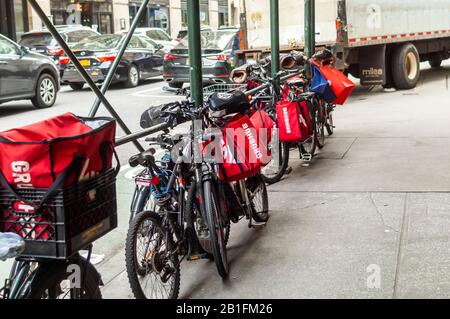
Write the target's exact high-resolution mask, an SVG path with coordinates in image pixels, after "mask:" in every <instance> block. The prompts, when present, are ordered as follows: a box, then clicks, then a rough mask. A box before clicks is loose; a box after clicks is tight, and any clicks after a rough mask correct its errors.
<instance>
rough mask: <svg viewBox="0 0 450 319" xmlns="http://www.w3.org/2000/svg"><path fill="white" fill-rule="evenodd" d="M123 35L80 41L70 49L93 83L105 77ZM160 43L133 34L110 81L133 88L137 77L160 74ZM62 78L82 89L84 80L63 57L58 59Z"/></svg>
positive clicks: (137, 81)
mask: <svg viewBox="0 0 450 319" xmlns="http://www.w3.org/2000/svg"><path fill="white" fill-rule="evenodd" d="M124 39H125V36H124V35H118V34H109V35H98V36H93V37H89V38H86V39H84V40H81V41H80V42H79V43H78V44H76V45H75V46H74V47H73V48H72V50H73V52H74V54H75V55H76V56H77V57H78V59H79V61H80V63H81V65H82V66H83V67H85V69H86V70H87V71H88V73H89V74H90V76H91V77H92V79H93V80H94V81H95V82H96V83H101V82H103V81H104V80H105V78H106V75H107V74H108V71H109V69H110V67H111V64H112V62H113V61H114V60H115V59H116V56H117V53H118V50H119V47H120V45H121V44H122V43H123V41H124ZM161 49H162V46H160V45H158V44H156V43H155V42H153V41H152V40H151V39H149V38H148V37H146V36H143V35H134V36H133V37H132V38H131V41H130V43H129V45H128V47H127V49H126V51H125V54H124V56H123V57H122V59H121V61H120V64H119V67H118V69H117V71H116V74H115V76H114V79H113V82H123V83H124V85H125V86H126V87H136V86H138V85H139V81H140V80H145V79H148V78H151V77H155V76H159V75H161V74H162V65H163V57H164V53H163V52H162V51H161ZM59 61H60V66H61V69H62V74H63V75H62V81H63V83H68V84H69V85H70V87H71V88H72V89H73V90H81V89H83V86H84V84H85V83H84V80H83V79H82V77H81V75H80V74H79V73H78V71H77V69H76V68H75V66H74V65H73V64H72V62H71V61H70V59H69V58H68V57H66V56H63V57H61V58H60V60H59Z"/></svg>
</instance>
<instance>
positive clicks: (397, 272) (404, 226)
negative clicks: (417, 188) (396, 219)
mask: <svg viewBox="0 0 450 319" xmlns="http://www.w3.org/2000/svg"><path fill="white" fill-rule="evenodd" d="M408 201H409V193H405V203H404V205H403V216H402V226H401V230H400V237H399V239H398V251H397V264H396V266H395V277H394V287H393V295H392V298H393V299H397V288H398V282H399V279H400V267H401V262H402V247H403V241H404V236H405V235H406V233H407V232H408V222H407V217H408V216H407V214H408Z"/></svg>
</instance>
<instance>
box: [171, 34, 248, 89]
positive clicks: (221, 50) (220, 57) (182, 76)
mask: <svg viewBox="0 0 450 319" xmlns="http://www.w3.org/2000/svg"><path fill="white" fill-rule="evenodd" d="M238 32H239V29H224V30H220V29H219V30H214V31H213V30H203V31H201V42H202V64H203V82H204V83H205V84H214V83H230V82H231V81H230V79H229V77H230V73H231V70H232V67H231V58H232V57H231V50H232V47H233V41H234V37H235V36H236V34H237V33H238ZM189 62H190V61H189V50H188V36H185V37H184V38H183V39H182V40H181V41H180V44H179V45H178V46H176V47H175V48H174V49H172V50H170V52H169V54H167V55H165V57H164V74H163V76H164V80H165V81H166V82H167V83H168V84H169V86H170V87H172V88H181V87H183V84H184V83H187V82H189V81H190V78H189V69H190V66H189Z"/></svg>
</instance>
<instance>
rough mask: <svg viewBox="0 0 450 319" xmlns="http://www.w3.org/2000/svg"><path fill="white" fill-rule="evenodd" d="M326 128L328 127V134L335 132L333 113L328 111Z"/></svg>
mask: <svg viewBox="0 0 450 319" xmlns="http://www.w3.org/2000/svg"><path fill="white" fill-rule="evenodd" d="M325 128H326V129H327V133H328V135H330V136H331V135H333V133H334V122H333V113H328V118H327V122H326V123H325Z"/></svg>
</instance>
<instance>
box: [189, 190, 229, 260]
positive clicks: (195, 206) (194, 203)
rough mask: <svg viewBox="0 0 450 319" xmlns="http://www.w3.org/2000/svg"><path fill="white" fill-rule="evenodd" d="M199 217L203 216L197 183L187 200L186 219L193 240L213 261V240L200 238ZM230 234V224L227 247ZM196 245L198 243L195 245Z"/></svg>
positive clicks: (226, 238)
mask: <svg viewBox="0 0 450 319" xmlns="http://www.w3.org/2000/svg"><path fill="white" fill-rule="evenodd" d="M197 215H200V218H202V216H201V210H200V204H199V202H198V198H197V185H196V184H195V183H192V184H191V186H190V187H189V191H188V196H187V199H186V206H185V213H184V216H185V219H186V224H187V225H188V228H189V229H191V230H192V231H193V233H194V235H193V237H194V238H192V240H194V241H197V243H198V244H199V245H200V247H201V248H202V249H203V250H204V251H205V252H206V253H207V254H208V255H210V256H209V257H210V258H211V259H213V258H214V257H213V256H212V250H211V239H209V238H208V239H207V238H199V233H198V229H199V227H198V226H197V227H196V223H197ZM230 232H231V225H230V223H228V225H227V226H226V228H225V246H226V245H228V241H229V239H230ZM193 244H196V243H193Z"/></svg>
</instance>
